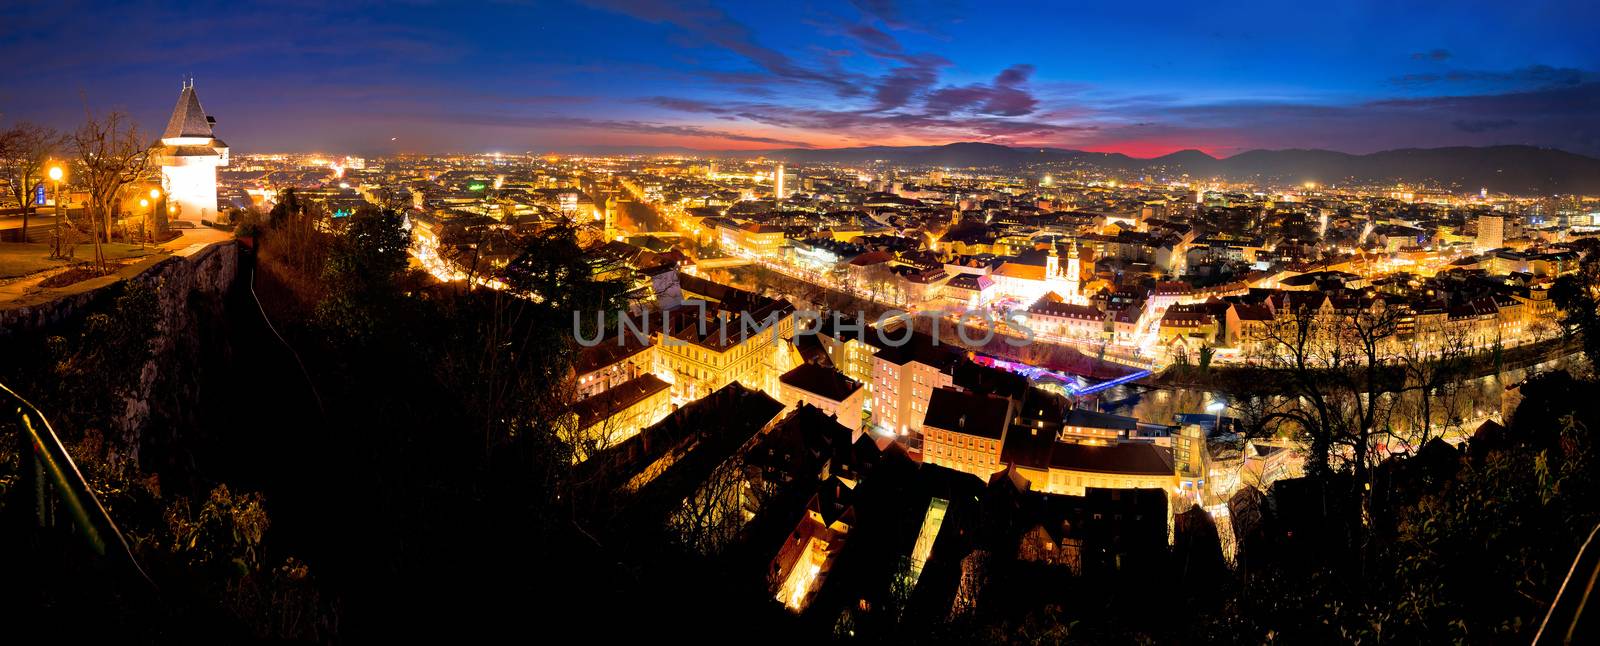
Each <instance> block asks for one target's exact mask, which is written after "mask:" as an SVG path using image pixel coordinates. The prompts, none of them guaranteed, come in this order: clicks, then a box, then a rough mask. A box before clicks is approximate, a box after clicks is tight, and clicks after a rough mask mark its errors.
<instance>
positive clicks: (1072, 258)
mask: <svg viewBox="0 0 1600 646" xmlns="http://www.w3.org/2000/svg"><path fill="white" fill-rule="evenodd" d="M1050 254H1051V255H1052V256H1054V255H1055V247H1051V248H1050ZM1081 274H1082V269H1081V268H1080V267H1079V266H1078V241H1077V240H1073V241H1072V249H1071V250H1069V251H1067V276H1066V278H1067V293H1065V294H1062V296H1065V297H1067V301H1068V302H1071V303H1076V302H1078V301H1079V298H1078V296H1079V288H1078V276H1079V275H1081Z"/></svg>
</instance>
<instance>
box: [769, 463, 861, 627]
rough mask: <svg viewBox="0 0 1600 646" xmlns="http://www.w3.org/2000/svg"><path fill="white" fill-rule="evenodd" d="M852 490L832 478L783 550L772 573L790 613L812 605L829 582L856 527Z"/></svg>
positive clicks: (777, 594) (820, 489)
mask: <svg viewBox="0 0 1600 646" xmlns="http://www.w3.org/2000/svg"><path fill="white" fill-rule="evenodd" d="M852 494H853V491H852V490H851V487H850V486H849V485H848V484H847V483H846V482H845V481H843V480H841V479H839V478H837V477H830V478H828V479H827V480H825V481H823V482H822V484H821V485H820V486H819V487H818V488H817V493H816V494H815V495H813V496H811V500H810V501H808V502H807V503H806V514H805V516H804V517H802V518H801V519H800V523H799V525H797V526H796V527H795V528H794V531H792V532H789V535H788V538H786V539H785V540H784V542H783V547H781V548H779V550H778V554H777V556H775V557H773V559H772V566H771V568H770V569H769V570H768V571H769V575H770V576H769V578H768V581H770V582H772V583H773V584H774V585H773V593H774V596H775V597H776V598H777V599H778V601H779V602H781V603H783V605H784V606H785V607H787V608H789V609H790V610H793V611H795V612H800V611H802V610H805V608H806V606H808V605H810V603H811V600H812V598H813V597H815V596H816V592H817V590H819V589H821V588H822V583H823V581H825V580H826V579H827V578H828V573H829V571H830V570H831V569H832V567H833V562H834V561H835V560H836V557H837V556H838V554H839V552H840V551H842V550H843V549H844V544H845V539H847V538H848V536H849V533H850V527H851V526H852V525H854V524H855V522H856V517H855V508H854V507H853V506H852Z"/></svg>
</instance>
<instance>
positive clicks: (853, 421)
mask: <svg viewBox="0 0 1600 646" xmlns="http://www.w3.org/2000/svg"><path fill="white" fill-rule="evenodd" d="M866 398H867V390H866V389H865V388H863V387H861V384H860V383H859V382H857V381H855V380H854V379H851V378H849V377H846V376H844V375H842V374H839V373H838V372H837V371H835V370H834V369H832V368H825V367H823V366H819V365H817V364H814V363H802V364H800V365H799V366H796V367H795V369H794V370H790V371H789V372H786V373H783V376H781V377H779V378H778V401H781V402H783V404H784V406H786V407H790V408H793V407H796V406H799V405H800V404H802V403H804V404H811V405H812V406H816V407H817V408H820V409H822V411H823V412H825V413H827V414H829V415H832V416H834V417H835V418H836V419H838V421H839V424H841V425H843V426H844V427H845V428H848V429H850V430H851V431H860V430H861V414H862V409H863V407H864V406H863V405H864V403H865V401H866Z"/></svg>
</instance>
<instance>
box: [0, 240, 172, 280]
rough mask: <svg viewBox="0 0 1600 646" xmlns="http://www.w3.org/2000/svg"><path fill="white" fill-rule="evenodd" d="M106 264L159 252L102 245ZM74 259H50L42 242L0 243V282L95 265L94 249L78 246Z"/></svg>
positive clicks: (125, 245)
mask: <svg viewBox="0 0 1600 646" xmlns="http://www.w3.org/2000/svg"><path fill="white" fill-rule="evenodd" d="M103 248H104V251H105V254H106V259H107V260H124V259H127V258H140V257H143V256H147V255H150V254H152V253H155V252H157V251H159V249H157V248H155V247H153V246H150V245H143V246H142V247H141V246H140V245H136V244H127V243H124V242H113V243H110V244H107V245H103ZM75 256H76V257H75V258H71V259H66V260H62V259H52V258H51V257H50V244H49V243H45V242H0V280H4V279H8V278H20V277H23V276H27V275H29V274H35V273H38V272H41V271H45V270H49V269H56V268H58V267H68V266H71V265H76V264H78V263H82V262H93V261H94V245H92V244H79V245H77V249H76V254H75Z"/></svg>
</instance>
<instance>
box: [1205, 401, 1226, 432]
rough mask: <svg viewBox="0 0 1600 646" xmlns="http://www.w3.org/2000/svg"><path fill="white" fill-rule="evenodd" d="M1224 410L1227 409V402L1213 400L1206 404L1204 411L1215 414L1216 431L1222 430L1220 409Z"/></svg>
mask: <svg viewBox="0 0 1600 646" xmlns="http://www.w3.org/2000/svg"><path fill="white" fill-rule="evenodd" d="M1225 410H1228V403H1227V402H1223V401H1214V402H1211V403H1209V404H1206V412H1207V413H1216V415H1217V424H1216V429H1217V430H1218V431H1221V430H1222V411H1225Z"/></svg>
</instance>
